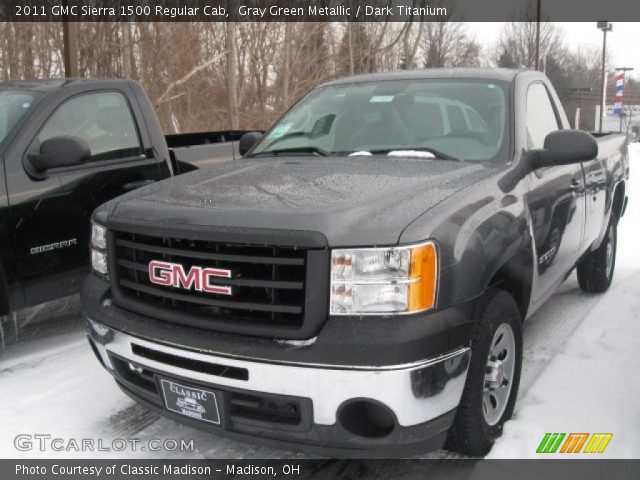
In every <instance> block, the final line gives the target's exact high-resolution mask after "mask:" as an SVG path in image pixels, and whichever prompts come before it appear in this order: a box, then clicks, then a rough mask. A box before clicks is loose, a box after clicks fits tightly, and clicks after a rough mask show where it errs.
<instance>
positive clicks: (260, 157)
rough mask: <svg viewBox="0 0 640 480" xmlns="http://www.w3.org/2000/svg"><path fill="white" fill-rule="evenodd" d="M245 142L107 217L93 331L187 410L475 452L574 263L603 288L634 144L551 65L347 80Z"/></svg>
mask: <svg viewBox="0 0 640 480" xmlns="http://www.w3.org/2000/svg"><path fill="white" fill-rule="evenodd" d="M240 150H241V152H242V153H243V155H244V158H243V159H242V160H241V161H239V162H233V163H227V164H223V165H220V166H216V167H211V168H206V169H201V170H199V171H197V172H193V173H188V174H185V175H181V176H179V177H176V178H173V179H170V180H166V181H163V182H158V183H156V184H153V185H150V186H147V187H143V188H140V189H138V190H136V191H135V192H131V193H128V194H125V195H123V196H121V197H119V198H117V199H115V200H112V201H110V202H108V203H106V204H105V205H103V206H101V207H99V208H98V209H97V210H96V211H95V212H94V214H93V220H92V221H93V228H92V239H91V242H92V260H93V273H92V274H91V275H90V276H89V277H88V278H87V280H86V281H85V284H84V287H83V296H82V298H83V309H84V314H85V315H86V319H87V328H88V332H89V341H90V344H91V346H92V348H93V350H94V352H95V354H96V356H97V358H98V360H99V361H100V362H101V363H102V365H103V366H104V367H105V368H106V369H107V371H108V372H109V373H111V374H112V375H113V378H114V379H115V381H116V382H117V384H118V386H119V387H120V388H121V389H122V390H123V391H124V392H125V393H127V394H128V395H130V396H131V397H133V398H134V399H136V400H137V401H138V402H140V403H141V404H143V405H146V406H148V407H149V408H151V409H154V410H157V411H159V412H161V413H162V414H164V415H166V416H168V417H170V418H173V419H174V420H176V421H179V422H183V423H186V424H188V425H192V426H194V427H198V428H203V429H206V430H208V431H210V432H211V433H212V434H216V435H228V436H231V437H234V438H240V439H245V440H247V439H248V440H253V441H258V442H262V443H267V444H275V445H278V446H283V447H285V448H290V449H295V450H303V451H312V452H323V453H326V454H330V455H354V456H388V455H406V454H412V453H416V452H423V451H426V450H429V449H435V448H440V447H442V446H445V447H446V448H448V449H451V450H454V451H457V452H461V453H464V454H469V455H474V456H481V455H484V454H486V453H487V452H488V451H489V450H490V448H491V446H492V444H493V442H494V440H495V439H496V438H497V437H498V436H500V434H501V432H502V428H503V426H504V424H505V422H506V421H508V420H509V418H510V417H511V415H512V412H513V410H514V405H515V402H516V397H517V393H518V384H519V379H520V371H521V366H522V361H523V358H522V329H523V326H524V328H526V320H527V318H529V317H530V316H531V315H532V314H533V313H534V312H535V311H536V310H537V309H538V308H539V307H540V306H541V305H542V304H543V303H544V302H545V301H546V300H547V299H548V298H549V297H550V296H551V295H553V293H554V292H555V291H556V289H557V288H558V286H559V285H560V284H561V283H562V282H563V281H564V280H565V279H566V278H567V276H568V275H569V274H570V273H571V272H572V271H573V270H574V269H575V270H577V276H578V281H579V284H580V287H581V288H582V289H583V290H584V291H586V292H592V293H602V292H605V291H606V290H607V288H608V287H609V285H610V284H611V280H612V277H613V274H614V270H615V257H616V243H617V237H616V227H617V225H618V222H619V221H620V219H621V217H622V216H623V214H624V211H625V207H626V203H627V192H626V190H625V188H626V181H627V179H628V175H629V163H628V156H627V147H626V139H625V136H624V135H618V134H600V135H592V134H589V133H587V132H583V131H575V130H571V129H570V127H569V122H568V121H567V117H566V115H565V112H564V110H563V108H562V106H561V104H560V102H559V101H558V97H557V95H556V93H555V91H554V89H553V87H552V85H551V84H550V82H549V81H548V79H547V78H546V77H545V76H544V75H543V74H541V73H539V72H532V71H526V70H501V69H443V70H422V71H412V72H408V71H402V72H395V73H387V74H372V75H364V76H357V77H351V78H345V79H341V80H336V81H333V82H330V83H327V84H324V85H321V86H319V87H318V88H316V89H314V90H312V91H311V92H309V93H308V94H307V95H306V96H304V97H303V98H302V99H301V100H300V101H299V102H297V103H296V104H295V105H294V106H293V107H292V108H291V109H290V110H289V111H287V112H286V113H285V114H284V115H283V116H282V118H281V119H280V120H279V121H278V122H276V123H275V125H273V127H272V128H271V129H270V130H269V131H268V132H267V133H266V134H265V135H264V136H262V135H260V134H257V133H248V134H245V135H244V136H243V138H242V139H241V140H240ZM187 398H195V399H198V403H199V405H201V406H202V409H198V411H194V410H193V409H191V410H189V411H188V412H187V411H186V410H185V411H184V412H182V411H181V408H180V405H185V404H186V402H187V401H186V400H185V399H187Z"/></svg>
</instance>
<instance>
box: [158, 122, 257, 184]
mask: <svg viewBox="0 0 640 480" xmlns="http://www.w3.org/2000/svg"><path fill="white" fill-rule="evenodd" d="M245 132H246V131H245V130H221V131H214V132H198V133H181V134H174V135H166V136H165V138H166V140H167V146H168V147H169V150H170V154H171V159H172V162H173V166H174V171H175V174H180V173H184V172H188V171H191V170H195V169H197V168H202V167H206V166H211V165H217V164H220V163H225V162H229V161H232V160H234V159H235V158H240V154H239V152H238V141H239V140H240V137H241V136H242V135H243V134H244V133H245Z"/></svg>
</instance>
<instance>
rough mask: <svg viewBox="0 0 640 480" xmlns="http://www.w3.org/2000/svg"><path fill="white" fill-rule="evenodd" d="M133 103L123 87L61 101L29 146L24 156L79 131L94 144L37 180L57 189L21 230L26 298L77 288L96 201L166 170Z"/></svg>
mask: <svg viewBox="0 0 640 480" xmlns="http://www.w3.org/2000/svg"><path fill="white" fill-rule="evenodd" d="M135 108H136V106H135V105H132V104H131V103H130V102H129V101H128V99H127V97H126V96H125V94H124V92H122V91H119V90H103V91H92V92H87V93H81V94H78V95H76V96H73V97H71V98H69V99H67V100H65V101H64V102H63V103H61V105H59V106H58V107H57V109H56V110H55V111H54V112H53V113H52V114H51V115H50V116H49V117H48V119H47V120H46V121H45V122H44V124H43V126H42V128H41V129H40V130H39V132H38V133H37V135H36V136H35V138H34V140H33V141H32V143H31V144H30V146H29V148H28V149H27V152H26V153H25V161H28V160H27V159H28V155H29V153H31V152H34V153H35V152H38V151H39V146H40V144H41V143H42V142H44V141H45V140H47V139H51V138H54V137H60V136H73V137H79V138H81V139H83V140H84V141H85V142H86V143H87V144H88V146H89V148H90V150H91V152H90V157H89V159H88V160H87V161H86V162H83V163H82V164H80V165H75V166H71V167H64V168H59V169H57V168H54V169H52V170H50V171H48V172H46V175H45V177H46V178H45V179H44V180H42V181H41V182H39V183H34V185H36V186H37V185H39V184H40V183H42V184H52V187H53V189H54V190H53V191H52V192H50V193H48V194H47V201H46V208H34V209H33V210H32V211H30V212H29V214H28V215H27V216H25V217H24V218H23V223H22V225H21V227H20V229H19V230H17V231H16V242H15V245H16V248H17V249H18V252H17V253H18V257H19V258H18V264H19V265H20V267H19V269H20V271H19V275H20V277H21V279H22V281H23V282H24V288H25V298H26V301H27V303H28V304H30V305H33V304H37V303H41V302H43V301H46V300H49V299H51V298H55V297H59V296H63V295H66V294H72V293H75V292H76V291H77V290H78V287H79V285H80V282H81V280H82V278H83V276H84V274H85V273H86V272H87V271H88V264H89V250H88V243H89V219H90V216H91V213H92V212H93V210H94V209H95V208H96V207H97V206H98V205H100V204H102V203H104V202H106V201H107V200H110V199H112V198H114V197H117V196H119V195H120V194H122V193H125V192H127V191H130V190H133V189H135V188H138V187H140V186H143V185H145V184H148V183H151V182H154V181H156V180H158V179H160V178H162V177H164V176H166V167H165V165H164V163H163V160H162V159H156V158H154V157H153V153H152V152H153V149H152V148H150V146H148V145H145V142H146V141H148V134H147V133H146V131H142V130H141V128H140V127H141V125H138V124H137V122H136V120H135V119H136V115H134V113H133V112H134V110H132V109H135ZM138 118H139V116H138ZM54 185H55V186H54Z"/></svg>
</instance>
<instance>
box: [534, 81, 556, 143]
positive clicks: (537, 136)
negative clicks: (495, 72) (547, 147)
mask: <svg viewBox="0 0 640 480" xmlns="http://www.w3.org/2000/svg"><path fill="white" fill-rule="evenodd" d="M559 128H560V126H559V125H558V119H557V117H556V112H555V111H554V109H553V105H552V103H551V99H550V98H549V93H548V92H547V89H546V88H545V86H544V85H543V84H541V83H534V84H533V85H530V86H529V90H528V91H527V147H528V148H529V149H533V148H543V147H544V139H545V137H546V136H547V135H548V134H549V133H551V132H553V131H555V130H558V129H559Z"/></svg>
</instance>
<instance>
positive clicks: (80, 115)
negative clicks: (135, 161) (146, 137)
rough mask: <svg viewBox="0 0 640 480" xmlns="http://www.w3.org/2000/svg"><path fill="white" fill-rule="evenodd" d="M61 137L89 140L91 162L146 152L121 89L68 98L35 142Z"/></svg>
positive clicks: (48, 121) (50, 118)
mask: <svg viewBox="0 0 640 480" xmlns="http://www.w3.org/2000/svg"><path fill="white" fill-rule="evenodd" d="M59 136H72V137H79V138H81V139H83V140H84V141H86V142H87V144H88V145H89V148H90V149H91V161H99V160H113V159H118V158H127V157H132V156H136V155H142V153H143V149H142V146H141V145H140V139H139V137H138V131H137V129H136V125H135V122H134V119H133V117H132V115H131V111H130V109H129V105H128V104H127V101H126V99H125V98H124V96H123V95H122V94H120V93H118V92H100V93H90V94H83V95H79V96H77V97H73V98H71V99H69V100H67V101H66V102H65V103H63V104H62V105H61V106H60V107H59V108H58V109H57V110H56V111H55V112H54V113H53V115H51V117H49V119H48V120H47V122H46V123H45V125H44V127H43V128H42V130H41V131H40V134H39V135H38V137H37V139H36V142H37V143H38V144H40V143H42V142H44V141H45V140H48V139H50V138H53V137H59Z"/></svg>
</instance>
